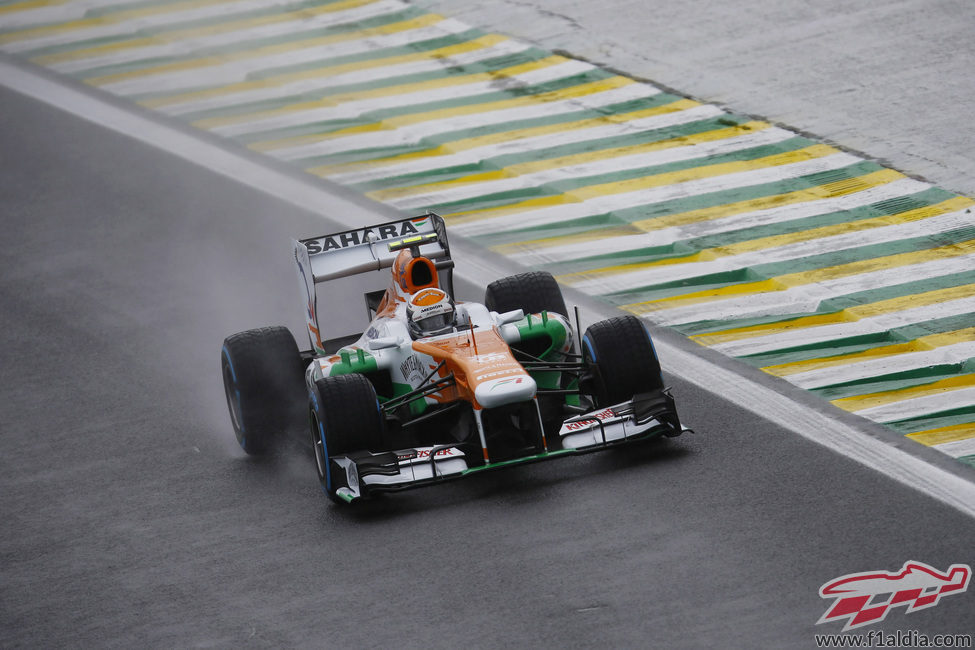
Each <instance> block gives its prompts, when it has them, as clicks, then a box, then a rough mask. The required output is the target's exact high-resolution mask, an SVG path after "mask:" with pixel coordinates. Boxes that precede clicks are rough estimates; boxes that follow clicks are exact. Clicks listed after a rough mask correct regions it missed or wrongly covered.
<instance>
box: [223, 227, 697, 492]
mask: <svg viewBox="0 0 975 650" xmlns="http://www.w3.org/2000/svg"><path fill="white" fill-rule="evenodd" d="M294 259H295V263H296V265H297V270H298V277H299V279H300V282H301V287H302V291H303V292H304V295H305V296H306V298H307V304H306V305H305V320H306V326H307V332H308V337H309V341H310V343H311V347H310V349H309V350H306V351H299V349H298V346H297V344H296V343H295V339H294V337H293V336H292V334H291V332H290V331H289V330H288V329H287V328H286V327H280V326H279V327H266V328H261V329H255V330H248V331H246V332H240V333H238V334H234V335H232V336H229V337H227V339H226V340H225V341H224V345H223V350H222V353H221V359H222V371H223V380H224V387H225V390H226V396H227V405H228V407H229V409H230V416H231V420H232V422H233V427H234V431H235V433H236V435H237V440H238V442H239V443H240V445H241V447H243V449H244V451H246V452H247V453H249V454H262V453H267V452H269V451H271V450H273V449H274V447H275V445H276V444H278V443H279V442H280V441H281V439H282V438H283V437H284V436H286V435H287V434H291V433H294V434H297V435H300V436H302V437H304V439H306V440H310V441H311V446H312V448H313V450H314V456H315V461H316V462H315V467H316V469H317V471H318V478H319V481H320V482H321V485H322V489H323V490H324V491H325V493H326V494H328V496H329V497H331V498H332V499H333V500H336V501H341V502H352V501H354V500H356V499H359V498H362V497H367V496H369V495H370V494H375V493H377V492H383V491H394V490H402V489H405V488H412V487H417V486H422V485H431V484H437V483H441V482H444V481H447V480H450V479H456V478H461V477H464V476H468V475H470V474H473V473H477V472H481V471H485V470H489V469H494V468H498V467H504V466H509V465H513V464H518V463H527V462H537V461H542V460H548V459H553V458H557V457H559V456H562V455H568V454H577V453H583V452H589V451H596V450H600V449H606V448H609V447H613V446H618V445H622V444H627V443H631V442H635V441H638V440H645V439H648V438H653V437H656V436H660V435H664V436H676V435H680V434H681V433H682V432H683V431H686V429H685V428H684V427H683V426H682V425H681V423H680V421H679V420H678V417H677V410H676V407H675V404H674V399H673V397H672V396H671V395H670V393H669V391H668V390H667V389H666V388H665V387H664V384H663V379H662V376H661V372H660V364H659V362H658V360H657V356H656V353H655V351H654V347H653V343H652V342H651V340H650V335H649V334H648V332H647V330H646V328H645V327H644V326H643V324H642V323H641V322H640V321H639V320H638V319H637V318H635V317H633V316H619V317H616V318H611V319H608V320H604V321H600V322H597V323H595V324H593V325H591V326H590V327H589V328H588V329H587V330H586V333H585V335H584V336H582V338H581V340H580V339H579V337H578V326H576V327H575V328H573V326H572V323H571V322H570V320H569V318H568V314H567V310H566V307H565V301H564V299H563V297H562V293H561V291H560V289H559V286H558V284H557V283H556V281H555V279H554V278H553V277H552V276H551V275H550V274H548V273H543V272H528V273H522V274H519V275H514V276H511V277H507V278H502V279H500V280H497V281H495V282H492V283H491V284H490V285H488V287H487V290H486V293H485V298H484V302H483V304H482V303H475V302H460V301H455V300H454V297H453V296H454V291H453V280H452V272H453V260H452V259H451V257H450V247H449V244H448V242H447V233H446V229H445V227H444V222H443V219H442V218H441V217H439V216H438V215H436V214H432V213H430V214H425V215H422V216H419V217H414V218H410V219H403V220H400V221H393V222H389V223H384V224H379V225H376V226H372V227H369V228H364V229H359V230H349V231H344V232H340V233H334V234H331V235H325V236H322V237H315V238H311V239H304V240H301V241H295V242H294ZM384 269H389V272H388V275H387V273H386V272H384V271H383V270H384ZM377 271H379V273H376V272H377ZM355 275H379V276H381V277H383V278H384V282H388V286H386V287H384V288H379V289H378V290H376V291H369V292H366V293H365V302H366V307H367V309H368V314H369V325H368V328H367V329H366V330H365V332H364V333H362V334H361V335H353V336H351V337H344V338H341V339H335V340H331V341H329V340H323V338H322V335H321V328H320V327H319V318H318V316H319V307H320V305H319V302H318V294H317V287H318V286H319V284H321V283H325V282H328V281H331V280H336V279H338V278H344V277H349V276H355ZM330 308H331V309H332V310H334V309H336V308H337V305H328V304H323V305H321V312H322V314H323V315H324V314H328V313H329V311H330ZM575 320H576V322H578V317H576V319H575Z"/></svg>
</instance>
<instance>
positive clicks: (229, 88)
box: [140, 34, 508, 108]
mask: <svg viewBox="0 0 975 650" xmlns="http://www.w3.org/2000/svg"><path fill="white" fill-rule="evenodd" d="M506 40H508V38H507V37H506V36H499V35H497V34H489V35H487V36H482V37H480V38H476V39H474V40H471V41H465V42H463V43H459V44H457V45H449V46H447V47H441V48H438V49H436V50H428V51H425V52H417V53H416V54H404V55H401V56H389V57H385V58H381V59H370V60H368V61H355V62H353V63H344V64H341V65H331V66H324V67H321V68H315V69H312V70H302V71H301V72H290V73H287V74H281V75H275V76H272V77H266V78H264V79H258V80H255V81H241V82H238V83H232V84H227V85H226V86H220V87H219V88H208V89H206V90H197V91H192V92H185V93H179V94H176V95H168V96H166V97H154V98H152V99H148V100H145V101H143V102H140V103H141V104H142V105H143V106H148V107H149V108H159V107H161V106H170V105H173V104H183V103H185V102H192V101H198V100H201V99H210V98H213V97H221V96H224V95H231V94H234V93H240V92H246V91H248V90H257V89H260V88H270V87H271V86H283V85H285V84H288V83H293V82H295V81H303V80H306V79H322V78H326V77H334V76H337V75H340V74H345V73H348V72H357V71H362V70H367V69H370V68H382V67H386V66H394V65H400V64H403V63H411V62H414V61H424V60H429V59H445V58H448V57H452V56H456V55H458V54H463V53H465V52H473V51H474V50H479V49H483V48H488V47H493V46H494V45H497V44H498V43H501V42H503V41H506Z"/></svg>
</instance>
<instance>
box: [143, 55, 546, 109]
mask: <svg viewBox="0 0 975 650" xmlns="http://www.w3.org/2000/svg"><path fill="white" fill-rule="evenodd" d="M529 47H531V46H529V45H527V44H525V43H519V42H518V41H512V40H507V41H502V42H501V43H498V44H497V45H493V46H491V47H482V48H478V49H476V50H474V51H473V52H465V53H463V54H458V55H454V56H451V57H448V58H444V59H424V60H421V61H411V62H409V63H401V64H395V65H385V66H381V67H376V68H365V69H361V70H355V71H354V72H348V73H344V74H335V75H323V76H320V77H310V78H307V79H301V80H299V81H293V82H290V83H284V84H274V85H270V86H262V87H259V88H255V89H253V90H245V91H240V92H234V93H227V94H224V95H218V96H215V97H206V98H203V99H196V100H191V101H186V102H180V103H178V104H170V105H168V106H163V107H161V108H160V109H159V110H161V111H162V112H163V113H167V114H169V115H182V114H184V113H192V112H196V111H204V110H211V109H214V108H223V107H227V106H236V105H240V104H247V103H249V102H256V101H262V100H267V99H276V98H279V97H288V96H290V95H296V94H299V93H306V92H313V91H316V90H327V89H332V88H336V87H339V86H342V85H345V84H354V83H366V82H370V81H379V80H382V79H394V78H397V77H403V76H406V75H411V74H418V73H423V72H436V71H438V70H442V69H444V68H446V67H449V66H455V65H469V64H472V63H476V62H478V61H481V60H484V59H489V58H493V57H497V56H506V55H509V54H516V53H518V52H522V51H524V50H526V49H528V48H529Z"/></svg>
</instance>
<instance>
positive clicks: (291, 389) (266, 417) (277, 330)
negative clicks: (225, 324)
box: [220, 327, 305, 455]
mask: <svg viewBox="0 0 975 650" xmlns="http://www.w3.org/2000/svg"><path fill="white" fill-rule="evenodd" d="M220 362H221V370H222V374H223V385H224V394H225V395H226V398H227V408H228V409H229V410H230V420H231V422H232V423H233V427H234V434H235V435H236V436H237V442H238V443H240V446H241V448H242V449H243V450H244V451H245V452H247V453H248V454H254V455H260V454H266V453H268V452H270V451H272V450H273V449H274V447H275V445H276V444H277V443H278V442H279V440H280V439H281V438H282V437H283V436H284V435H285V434H288V433H292V432H293V433H297V432H299V431H300V430H301V426H302V422H303V420H304V407H303V405H304V398H303V395H304V393H305V381H304V367H303V366H304V364H303V363H302V360H301V354H300V353H299V352H298V346H297V344H296V343H295V339H294V337H293V336H292V335H291V332H290V331H289V330H288V328H286V327H263V328H260V329H253V330H247V331H246V332H239V333H237V334H233V335H231V336H228V337H227V338H226V339H225V340H224V342H223V349H222V350H221V354H220Z"/></svg>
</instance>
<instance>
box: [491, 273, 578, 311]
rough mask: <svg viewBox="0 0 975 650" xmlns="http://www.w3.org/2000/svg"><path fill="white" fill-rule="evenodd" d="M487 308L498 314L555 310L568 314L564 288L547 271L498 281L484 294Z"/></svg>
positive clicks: (521, 274)
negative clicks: (519, 310) (563, 293)
mask: <svg viewBox="0 0 975 650" xmlns="http://www.w3.org/2000/svg"><path fill="white" fill-rule="evenodd" d="M484 306H485V307H487V308H488V309H490V310H491V311H496V312H498V313H504V312H506V311H514V310H515V309H524V310H525V313H526V314H537V313H539V312H543V311H551V312H555V313H556V314H561V315H562V316H566V315H567V314H566V309H565V299H563V298H562V289H560V288H559V283H558V282H556V281H555V278H554V277H552V274H551V273H548V272H546V271H529V272H528V273H519V274H518V275H511V276H508V277H506V278H501V279H500V280H495V281H494V282H492V283H491V284H489V285H488V287H487V289H486V290H485V292H484Z"/></svg>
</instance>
